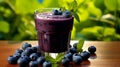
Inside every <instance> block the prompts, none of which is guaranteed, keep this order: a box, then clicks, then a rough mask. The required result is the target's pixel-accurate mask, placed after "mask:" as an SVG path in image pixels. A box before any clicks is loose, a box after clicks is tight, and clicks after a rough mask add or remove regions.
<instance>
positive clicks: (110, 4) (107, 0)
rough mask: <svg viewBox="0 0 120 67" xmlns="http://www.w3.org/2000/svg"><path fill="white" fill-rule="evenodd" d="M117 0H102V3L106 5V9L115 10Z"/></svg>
mask: <svg viewBox="0 0 120 67" xmlns="http://www.w3.org/2000/svg"><path fill="white" fill-rule="evenodd" d="M117 2H118V0H104V4H105V6H106V7H107V9H108V10H110V11H115V10H116V9H118V8H117V7H118V3H117Z"/></svg>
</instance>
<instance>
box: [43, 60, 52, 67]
mask: <svg viewBox="0 0 120 67" xmlns="http://www.w3.org/2000/svg"><path fill="white" fill-rule="evenodd" d="M43 67H52V64H51V62H49V61H45V62H44V63H43Z"/></svg>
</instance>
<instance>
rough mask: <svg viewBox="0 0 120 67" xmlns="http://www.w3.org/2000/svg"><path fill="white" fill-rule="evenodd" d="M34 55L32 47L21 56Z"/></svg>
mask: <svg viewBox="0 0 120 67" xmlns="http://www.w3.org/2000/svg"><path fill="white" fill-rule="evenodd" d="M32 53H33V50H32V49H31V47H28V48H26V49H25V50H24V52H22V55H21V56H23V55H27V56H29V55H30V54H32Z"/></svg>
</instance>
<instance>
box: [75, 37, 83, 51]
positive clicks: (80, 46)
mask: <svg viewBox="0 0 120 67" xmlns="http://www.w3.org/2000/svg"><path fill="white" fill-rule="evenodd" d="M83 44H84V40H83V39H80V40H79V42H78V44H77V51H78V52H82V50H83V49H82V47H83Z"/></svg>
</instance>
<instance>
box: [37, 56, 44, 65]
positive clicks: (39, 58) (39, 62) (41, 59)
mask: <svg viewBox="0 0 120 67" xmlns="http://www.w3.org/2000/svg"><path fill="white" fill-rule="evenodd" d="M37 61H38V64H40V65H42V64H43V63H44V62H45V57H43V56H41V57H38V58H37Z"/></svg>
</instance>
